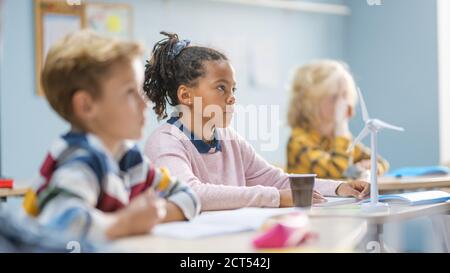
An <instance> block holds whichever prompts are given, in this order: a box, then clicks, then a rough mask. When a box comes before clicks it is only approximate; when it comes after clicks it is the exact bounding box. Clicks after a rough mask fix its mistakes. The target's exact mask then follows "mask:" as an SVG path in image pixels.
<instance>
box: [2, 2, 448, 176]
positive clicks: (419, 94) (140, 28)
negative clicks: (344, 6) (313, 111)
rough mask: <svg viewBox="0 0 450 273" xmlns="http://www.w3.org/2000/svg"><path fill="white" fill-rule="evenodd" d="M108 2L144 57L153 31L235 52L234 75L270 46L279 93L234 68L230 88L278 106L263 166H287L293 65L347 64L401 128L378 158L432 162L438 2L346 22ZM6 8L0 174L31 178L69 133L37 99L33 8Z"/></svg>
mask: <svg viewBox="0 0 450 273" xmlns="http://www.w3.org/2000/svg"><path fill="white" fill-rule="evenodd" d="M324 1H325V2H332V3H342V2H344V1H342V0H334V1H331V0H324ZM107 2H113V1H107ZM115 2H126V3H130V4H131V5H132V6H133V8H134V26H135V28H134V38H136V39H137V40H140V41H142V42H143V43H144V44H145V45H146V46H147V47H148V48H150V45H152V44H153V43H154V42H156V41H157V40H159V39H160V35H159V34H158V32H159V31H160V30H168V31H176V32H178V33H179V34H180V36H181V37H183V38H189V39H191V40H192V41H193V42H195V43H200V44H206V45H212V46H214V47H217V48H219V49H222V50H224V51H225V52H229V51H234V55H233V56H230V57H231V59H232V62H233V63H235V64H237V65H238V64H239V63H246V61H245V60H244V61H242V60H236V59H237V57H236V54H237V55H238V56H241V55H242V56H246V54H247V53H246V52H248V51H249V50H251V49H252V48H258V47H264V46H265V45H267V44H268V45H269V47H270V52H268V53H269V54H276V56H277V57H276V60H277V63H278V68H274V69H273V75H274V77H275V78H278V82H277V85H276V86H277V87H276V88H273V87H255V86H253V85H251V83H250V78H251V75H250V73H249V71H250V68H249V67H248V66H239V65H238V67H237V69H238V70H237V80H238V101H239V103H240V104H242V105H248V104H256V105H260V104H271V105H279V106H280V110H281V111H280V112H281V121H280V122H281V127H280V128H279V134H280V135H279V139H280V145H279V147H278V149H276V150H274V151H261V146H260V145H259V144H261V143H258V142H255V141H253V142H252V143H253V144H254V146H255V148H256V149H257V150H258V151H261V153H262V155H263V156H264V157H265V158H267V159H268V160H269V161H270V162H273V163H276V164H279V165H284V164H285V161H286V160H285V145H286V141H287V138H288V136H289V129H288V127H287V126H286V122H285V120H286V119H285V113H286V111H287V101H288V92H287V91H286V85H287V83H288V79H289V72H290V70H291V68H292V66H294V65H295V64H298V63H304V62H307V61H309V60H310V59H314V58H338V59H344V60H345V61H348V62H349V64H350V65H351V68H352V70H353V72H354V74H355V77H356V80H357V81H358V83H359V85H360V86H361V87H362V89H363V92H365V96H366V101H367V104H368V107H369V110H370V112H371V113H372V114H373V116H376V117H379V118H382V119H385V120H386V121H390V122H392V123H395V124H398V125H402V126H404V127H406V129H407V132H405V133H403V134H399V133H395V132H382V133H381V134H380V152H381V154H382V155H384V156H385V157H386V158H388V159H389V160H390V162H391V163H392V166H393V167H399V166H402V165H423V164H436V163H437V161H438V158H439V154H438V151H439V149H438V108H437V106H438V104H437V99H438V98H437V94H438V93H437V76H436V75H437V61H436V59H437V56H436V47H437V45H436V23H435V21H436V20H435V16H436V3H435V0H395V1H394V0H384V5H383V6H380V7H371V6H368V5H367V4H366V1H362V0H361V1H359V0H358V1H357V0H347V1H346V2H347V3H348V5H349V6H350V8H351V9H352V15H351V16H350V17H341V16H334V15H322V14H312V13H303V12H290V11H284V10H277V9H267V8H256V7H248V6H240V5H233V4H223V3H210V2H207V1H204V0H192V1H186V0H171V1H160V0H153V1H147V0H128V1H115ZM321 2H323V1H321ZM4 8H5V18H4V19H5V24H4V26H3V27H4V60H3V63H2V70H1V75H0V76H1V92H2V93H1V94H0V95H1V96H2V101H1V109H0V111H1V114H2V123H1V126H2V150H1V156H2V159H3V164H2V165H3V172H4V174H6V175H8V176H13V177H16V178H29V177H30V176H32V175H33V174H34V173H35V172H36V171H37V169H38V166H39V164H40V163H41V161H42V159H43V157H44V155H45V153H46V151H47V149H48V146H49V145H50V143H51V141H52V140H53V139H54V138H55V136H57V135H59V134H60V133H62V132H64V131H65V130H67V128H68V127H67V125H66V124H65V123H64V122H62V121H61V120H60V119H59V118H58V117H57V116H56V115H55V114H53V112H52V111H51V110H50V109H49V107H48V105H47V103H46V102H45V100H44V99H42V98H41V97H37V96H36V95H35V80H34V77H35V75H34V23H33V5H32V1H31V0H6V5H5V7H4ZM235 37H240V38H235ZM230 47H231V48H233V49H232V50H230ZM241 48H242V52H243V53H242V54H240V53H241V51H240V49H241ZM257 51H258V50H257ZM259 51H260V50H259ZM236 52H237V53H236ZM147 53H149V50H148V52H147ZM259 57H260V58H264V56H259ZM233 58H235V59H234V60H233ZM156 126H158V124H157V122H156V118H155V116H154V115H153V114H152V113H151V111H149V119H148V124H147V130H146V135H148V134H149V132H150V131H151V130H152V129H154V128H155V127H156ZM360 128H361V123H360V120H359V118H358V119H356V120H355V121H353V122H352V131H353V132H354V133H357V132H358V131H359V130H360ZM274 130H276V128H274Z"/></svg>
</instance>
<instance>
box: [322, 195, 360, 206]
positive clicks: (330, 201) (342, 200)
mask: <svg viewBox="0 0 450 273" xmlns="http://www.w3.org/2000/svg"><path fill="white" fill-rule="evenodd" d="M325 199H327V202H325V203H318V204H314V205H313V207H333V206H340V205H347V204H356V203H358V202H359V200H358V199H356V198H353V197H325Z"/></svg>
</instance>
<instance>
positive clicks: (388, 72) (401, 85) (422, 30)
mask: <svg viewBox="0 0 450 273" xmlns="http://www.w3.org/2000/svg"><path fill="white" fill-rule="evenodd" d="M347 2H348V4H349V6H350V8H351V9H352V16H351V17H350V20H349V22H348V23H349V24H348V29H349V33H348V34H349V36H348V50H347V51H346V53H347V55H346V57H347V59H348V60H349V63H350V66H351V68H352V70H353V72H354V74H355V77H356V80H357V82H358V84H359V85H360V86H361V89H362V90H363V92H364V95H365V99H366V102H367V104H368V108H369V111H370V113H371V114H372V116H374V117H378V118H381V119H383V120H385V121H388V122H392V123H393V124H397V125H400V126H403V127H405V128H406V132H404V133H397V132H393V131H384V132H381V133H380V134H379V136H380V138H379V139H380V149H379V151H380V153H381V154H382V155H383V156H385V157H386V158H388V159H389V161H390V162H391V165H392V167H394V168H395V167H401V166H405V165H408V166H411V165H431V164H438V161H439V124H438V122H439V119H438V111H439V110H438V85H437V84H438V78H437V74H438V70H437V69H438V67H437V31H436V29H437V27H436V24H437V21H436V1H435V0H384V1H383V5H382V6H368V5H367V3H366V1H356V0H348V1H347ZM358 115H359V114H358ZM351 127H352V129H353V132H355V133H357V132H358V131H359V130H360V129H361V128H362V123H361V120H360V119H358V120H355V121H354V122H353V123H352V126H351ZM366 142H368V141H366Z"/></svg>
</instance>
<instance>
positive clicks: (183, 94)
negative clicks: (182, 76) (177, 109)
mask: <svg viewBox="0 0 450 273" xmlns="http://www.w3.org/2000/svg"><path fill="white" fill-rule="evenodd" d="M177 97H178V101H179V103H180V104H183V105H187V106H190V105H192V102H193V98H192V93H191V89H190V88H189V87H187V86H186V85H180V86H179V87H178V90H177Z"/></svg>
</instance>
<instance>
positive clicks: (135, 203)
mask: <svg viewBox="0 0 450 273" xmlns="http://www.w3.org/2000/svg"><path fill="white" fill-rule="evenodd" d="M165 216H166V201H165V200H164V199H162V198H157V197H156V195H155V193H154V192H153V191H151V190H147V191H145V192H144V193H142V194H141V195H139V196H137V197H136V198H135V199H133V200H132V201H131V202H130V204H128V206H126V207H125V208H123V209H122V210H120V211H119V212H117V214H116V217H117V220H116V222H115V223H114V224H113V225H112V226H111V227H110V228H109V229H108V231H107V234H106V236H107V237H108V238H109V239H114V238H119V237H123V236H127V235H137V234H144V233H148V232H149V231H150V230H151V229H152V228H153V227H154V226H155V225H156V224H157V223H159V222H161V220H162V219H163V218H164V217H165Z"/></svg>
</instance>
